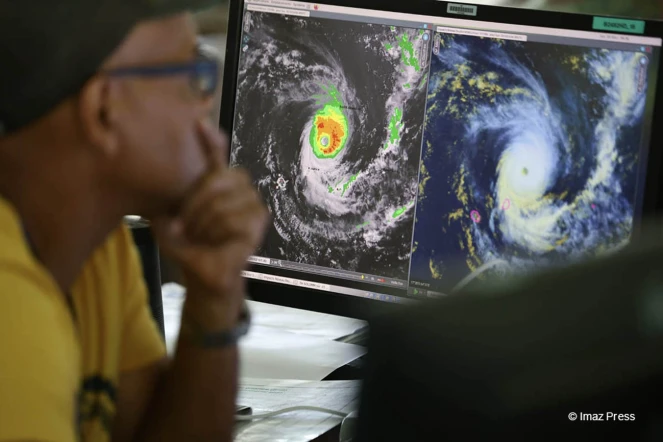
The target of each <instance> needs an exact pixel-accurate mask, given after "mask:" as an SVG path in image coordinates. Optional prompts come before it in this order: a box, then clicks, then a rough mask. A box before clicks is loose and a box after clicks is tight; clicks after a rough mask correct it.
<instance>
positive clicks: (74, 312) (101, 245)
mask: <svg viewBox="0 0 663 442" xmlns="http://www.w3.org/2000/svg"><path fill="white" fill-rule="evenodd" d="M212 3H213V1H211V0H155V1H139V0H97V1H89V0H60V1H36V2H35V1H32V2H9V1H6V2H2V4H0V28H1V29H2V30H3V31H4V33H5V35H4V37H3V43H2V45H1V46H0V55H1V58H2V65H3V67H2V69H1V70H0V97H2V99H1V100H0V133H1V134H0V355H1V356H0V358H1V361H0V367H1V368H0V441H9V440H12V441H15V440H20V441H27V440H29V441H45V442H70V441H75V440H83V441H86V442H92V441H94V442H97V441H108V440H111V439H112V440H113V441H118V442H124V441H159V442H167V441H212V440H213V441H223V440H230V439H231V433H232V425H233V422H234V420H233V414H234V411H235V403H234V399H235V393H236V377H237V348H236V341H237V339H238V337H239V336H240V335H241V334H242V332H243V331H245V328H246V327H245V324H244V322H245V321H244V319H243V315H242V312H243V308H242V307H243V293H244V287H243V283H242V279H241V277H240V271H241V270H242V269H243V267H244V265H245V262H246V259H247V257H248V256H249V255H250V254H251V253H253V251H254V249H255V248H256V247H257V245H258V244H259V243H260V241H261V240H262V237H263V232H264V230H265V227H266V221H267V216H266V213H267V212H266V210H265V208H264V207H263V205H262V204H261V203H260V200H259V198H258V195H257V193H256V192H255V191H254V190H253V188H252V187H251V184H250V180H249V178H248V177H247V175H246V174H244V173H242V172H240V171H236V170H229V169H228V168H227V166H226V163H225V152H224V150H225V149H226V140H225V138H224V137H223V136H221V135H220V134H219V132H218V130H217V129H216V128H215V127H214V126H213V125H212V124H211V123H210V122H207V121H205V120H206V118H207V117H206V116H207V115H209V114H210V110H211V109H210V106H211V102H212V94H213V92H214V89H215V87H216V79H217V78H218V65H217V63H216V62H215V61H213V60H210V59H207V58H204V57H202V56H201V55H199V53H198V52H197V49H196V48H197V47H196V30H195V27H194V24H193V22H192V20H191V18H190V16H189V15H187V14H186V13H184V11H185V10H187V9H190V8H199V7H204V6H208V4H212ZM126 214H139V215H142V216H144V217H146V218H148V219H151V220H152V221H153V225H154V230H155V235H156V237H157V241H158V243H159V245H160V246H161V249H162V250H163V251H164V252H165V253H166V254H168V255H169V256H170V257H171V258H172V259H173V260H175V261H176V262H177V263H178V264H179V265H180V266H181V267H182V269H183V273H184V276H185V278H186V283H187V290H188V294H187V302H186V305H185V307H184V312H183V320H182V333H181V338H180V341H179V344H178V347H177V352H176V356H175V358H174V360H172V361H171V362H167V361H166V359H165V349H164V345H163V343H162V341H161V339H160V336H159V334H158V331H157V329H156V326H155V323H154V321H153V319H152V318H151V315H150V312H149V308H148V305H147V292H146V288H145V285H144V282H143V280H142V276H141V273H140V263H139V257H138V255H137V252H136V250H135V247H134V245H133V243H132V239H131V235H130V233H129V232H128V231H127V228H126V227H124V226H123V225H122V219H123V216H124V215H126Z"/></svg>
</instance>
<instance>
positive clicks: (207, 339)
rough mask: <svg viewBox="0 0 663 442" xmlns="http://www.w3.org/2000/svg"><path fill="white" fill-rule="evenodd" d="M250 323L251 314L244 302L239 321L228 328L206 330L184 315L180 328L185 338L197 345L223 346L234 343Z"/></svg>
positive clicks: (229, 345)
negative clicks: (215, 330) (214, 330)
mask: <svg viewBox="0 0 663 442" xmlns="http://www.w3.org/2000/svg"><path fill="white" fill-rule="evenodd" d="M250 325H251V315H250V313H249V309H248V307H247V305H246V303H244V306H243V308H242V313H241V315H240V318H239V323H238V324H237V326H235V327H234V328H232V329H230V330H223V331H218V332H207V331H204V330H203V329H202V328H201V327H200V326H199V325H198V324H196V323H194V322H193V321H191V320H190V319H187V318H185V317H182V325H181V330H182V332H183V333H184V334H185V335H186V337H187V339H189V341H191V342H192V343H194V344H195V345H197V346H198V347H202V348H224V347H231V346H234V345H236V344H237V342H238V341H239V339H240V338H241V337H242V336H245V335H246V334H247V333H248V332H249V328H250Z"/></svg>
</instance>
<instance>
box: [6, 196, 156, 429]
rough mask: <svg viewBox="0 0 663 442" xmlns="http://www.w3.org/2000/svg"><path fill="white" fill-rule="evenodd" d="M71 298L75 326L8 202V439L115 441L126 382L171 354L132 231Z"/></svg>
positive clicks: (90, 266)
mask: <svg viewBox="0 0 663 442" xmlns="http://www.w3.org/2000/svg"><path fill="white" fill-rule="evenodd" d="M71 295H72V298H73V304H74V307H75V314H76V316H75V319H74V317H72V313H71V311H70V309H69V307H68V305H67V301H66V298H65V296H64V295H63V294H62V293H61V291H60V289H59V288H58V287H57V285H56V283H55V281H54V279H53V278H52V277H51V276H50V273H48V272H47V271H46V269H45V268H44V267H43V266H42V265H41V264H40V263H39V262H38V261H37V260H36V259H35V258H34V257H33V255H32V254H31V252H30V250H29V248H28V246H27V244H26V241H25V238H24V236H23V231H22V228H21V225H20V222H19V218H18V216H17V214H16V212H15V210H14V209H13V207H12V206H11V205H10V204H9V203H7V201H5V200H4V199H2V198H0V441H4V440H37V441H45V442H74V441H76V440H81V441H84V442H106V441H109V440H110V430H111V424H112V421H113V416H114V415H115V400H116V395H117V384H118V379H119V374H120V373H121V372H123V371H129V370H133V369H136V368H140V367H142V366H145V365H147V364H149V363H152V362H155V361H157V360H159V359H161V358H162V357H163V356H165V354H166V352H165V346H164V344H163V342H162V340H161V336H160V334H159V331H158V329H157V326H156V322H155V321H154V319H153V318H152V315H151V313H150V308H149V304H148V303H147V289H146V286H145V282H144V280H143V277H142V272H141V267H140V256H139V255H138V252H137V249H136V247H135V245H134V243H133V239H132V237H131V232H130V231H129V230H128V228H127V227H126V226H121V227H119V228H118V229H117V230H116V231H115V232H113V234H111V235H110V236H109V238H108V239H107V240H106V242H105V243H104V244H103V245H102V246H101V247H99V248H98V249H97V250H95V252H94V253H93V255H92V256H91V257H90V258H89V259H88V261H87V262H86V263H85V266H84V268H83V271H82V272H81V274H80V275H79V277H78V279H77V280H76V282H75V284H74V286H73V288H72V291H71ZM79 434H80V439H79Z"/></svg>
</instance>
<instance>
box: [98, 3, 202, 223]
mask: <svg viewBox="0 0 663 442" xmlns="http://www.w3.org/2000/svg"><path fill="white" fill-rule="evenodd" d="M195 57H196V29H195V25H194V23H193V21H192V19H191V17H190V16H189V15H184V14H182V15H178V16H174V17H169V18H167V19H163V20H159V21H154V22H150V23H147V24H144V25H140V26H138V27H137V28H136V29H135V30H134V32H133V33H132V34H131V35H130V36H129V37H128V38H127V40H126V41H125V42H124V43H123V45H122V47H121V48H120V49H119V50H118V51H117V53H116V54H115V55H114V56H113V57H112V59H111V61H110V67H120V66H122V67H124V66H145V65H158V64H163V63H173V62H175V63H177V62H187V61H191V60H193V59H194V58H195ZM109 87H110V89H111V93H110V94H109V96H110V97H111V98H110V99H111V100H114V101H113V103H112V106H111V108H112V109H113V111H112V112H113V115H112V117H111V118H112V122H111V124H112V126H113V130H116V131H117V138H118V140H119V142H118V150H119V153H118V156H117V158H115V160H114V162H113V163H114V166H113V175H114V176H115V178H117V181H118V184H119V185H122V186H123V187H125V190H126V191H128V192H130V193H132V194H133V195H134V196H135V197H136V199H137V200H139V201H138V203H139V205H141V204H142V205H144V206H145V210H147V211H156V212H159V211H163V210H171V209H174V208H176V206H177V204H178V203H179V202H180V201H181V199H182V198H183V196H184V195H185V194H186V192H187V191H188V190H189V189H190V188H191V186H192V185H193V184H194V183H195V181H196V180H197V179H198V178H200V177H201V175H202V174H203V173H204V172H205V170H206V168H207V159H206V156H205V154H204V150H203V148H202V146H201V144H200V143H201V140H200V136H199V130H198V124H199V122H200V121H201V120H202V119H204V118H206V117H208V115H209V114H210V112H211V103H212V99H211V98H204V97H201V96H199V94H197V93H196V91H195V90H194V89H193V88H192V86H191V80H190V77H189V76H188V75H187V74H178V75H172V76H151V77H124V78H117V79H115V78H111V79H110V86H109ZM145 203H147V204H145ZM141 215H145V216H149V215H153V214H148V213H141Z"/></svg>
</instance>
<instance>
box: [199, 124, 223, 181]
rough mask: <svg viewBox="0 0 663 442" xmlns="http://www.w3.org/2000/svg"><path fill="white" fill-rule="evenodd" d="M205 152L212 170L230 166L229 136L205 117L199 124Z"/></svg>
mask: <svg viewBox="0 0 663 442" xmlns="http://www.w3.org/2000/svg"><path fill="white" fill-rule="evenodd" d="M198 130H199V132H200V141H201V145H202V148H203V153H204V154H205V157H206V158H207V161H208V166H209V170H210V171H215V170H218V169H225V168H227V167H228V137H226V135H225V134H224V133H223V132H221V131H220V130H219V129H218V128H216V127H214V126H213V125H212V123H211V122H210V121H209V120H207V119H205V120H202V121H200V123H199V125H198Z"/></svg>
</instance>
